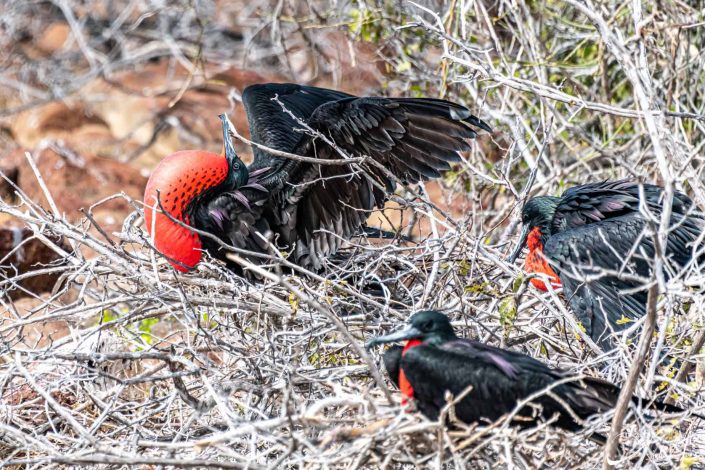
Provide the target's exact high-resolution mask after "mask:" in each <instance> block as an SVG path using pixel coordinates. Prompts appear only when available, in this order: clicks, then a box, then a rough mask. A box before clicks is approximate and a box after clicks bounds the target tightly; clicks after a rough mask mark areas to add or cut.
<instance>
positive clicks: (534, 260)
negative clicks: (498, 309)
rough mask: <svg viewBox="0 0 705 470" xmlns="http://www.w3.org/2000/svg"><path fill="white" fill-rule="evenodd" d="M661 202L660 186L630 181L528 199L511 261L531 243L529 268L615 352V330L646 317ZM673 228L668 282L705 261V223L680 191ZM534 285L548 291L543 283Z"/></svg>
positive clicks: (534, 281) (536, 280)
mask: <svg viewBox="0 0 705 470" xmlns="http://www.w3.org/2000/svg"><path fill="white" fill-rule="evenodd" d="M640 188H641V190H643V199H642V193H641V192H640ZM663 203H664V189H663V188H662V187H660V186H656V185H653V184H640V183H637V182H634V181H631V180H626V179H625V180H617V181H602V182H597V183H589V184H584V185H581V186H575V187H572V188H570V189H568V190H567V191H565V192H564V193H563V195H562V196H561V197H552V196H539V197H534V198H531V199H529V200H528V201H527V202H526V204H525V205H524V207H523V209H522V215H521V220H522V224H523V229H522V232H521V235H520V239H519V243H518V244H517V246H516V248H515V249H514V251H513V253H512V254H511V255H510V257H509V259H510V262H513V261H514V260H515V259H516V258H517V256H518V255H519V253H520V252H521V250H522V249H523V247H524V246H528V248H529V253H528V254H527V255H526V259H525V269H526V270H527V271H528V272H531V273H542V274H545V275H547V277H548V281H549V282H550V283H551V284H552V285H553V287H558V286H562V287H563V293H564V295H565V297H566V298H567V299H568V301H569V303H570V306H571V308H572V310H573V312H574V313H575V315H576V316H577V318H578V320H579V321H580V323H581V325H582V327H583V328H585V332H586V334H587V335H588V336H590V337H591V338H592V339H593V341H595V343H596V344H598V345H599V346H600V347H601V348H602V349H603V350H610V349H612V347H613V344H612V340H611V336H612V333H613V332H618V331H622V330H624V329H626V328H628V327H629V326H631V325H632V324H633V322H634V321H636V320H638V319H639V318H641V317H642V316H643V315H644V314H645V313H646V302H647V292H648V285H649V281H650V278H651V272H652V271H653V270H652V266H653V258H654V254H655V249H654V239H653V236H652V235H650V234H649V233H648V230H647V229H648V220H647V218H646V216H645V215H644V214H645V213H649V212H650V213H651V214H652V215H653V216H654V217H655V220H656V222H655V223H656V226H658V222H659V221H660V218H661V214H662V213H663ZM642 204H643V205H644V209H645V212H642V211H640V206H641V205H642ZM670 226H671V229H670V231H669V233H668V242H667V245H666V249H665V254H666V258H667V260H668V263H667V264H668V266H666V267H665V269H664V274H665V276H666V278H668V277H669V276H670V275H673V274H674V273H678V272H680V271H681V270H682V268H683V267H684V266H686V265H687V264H688V263H689V262H691V260H697V258H698V257H699V258H700V261H699V262H700V263H701V265H703V263H705V255H703V254H702V253H703V251H702V250H703V246H702V245H700V247H698V246H697V245H698V238H699V237H700V236H701V234H702V232H703V229H704V228H705V218H703V215H702V213H698V212H697V211H696V210H695V207H694V205H693V202H692V201H691V200H690V199H689V198H688V197H687V196H686V195H685V194H683V193H680V192H677V191H676V192H675V193H674V195H673V208H672V214H671V220H670ZM701 243H702V242H701ZM694 255H695V256H694ZM531 283H532V284H533V285H534V286H535V287H537V288H539V289H541V290H544V291H545V290H547V286H546V284H545V282H544V280H543V279H540V278H532V279H531Z"/></svg>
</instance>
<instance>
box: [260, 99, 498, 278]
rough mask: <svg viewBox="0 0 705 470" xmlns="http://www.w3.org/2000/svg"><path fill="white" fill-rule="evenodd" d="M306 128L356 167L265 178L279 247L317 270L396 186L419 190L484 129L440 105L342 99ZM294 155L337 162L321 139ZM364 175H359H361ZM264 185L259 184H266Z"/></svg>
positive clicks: (308, 167) (291, 167) (309, 167)
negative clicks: (292, 247)
mask: <svg viewBox="0 0 705 470" xmlns="http://www.w3.org/2000/svg"><path fill="white" fill-rule="evenodd" d="M308 125H309V126H310V127H311V128H312V129H314V130H316V131H318V132H320V133H321V134H323V135H324V136H326V137H327V138H328V139H330V141H332V142H333V144H334V145H335V146H337V147H338V148H340V149H342V150H343V151H345V152H347V153H348V154H349V155H351V156H353V157H371V159H372V161H373V162H371V163H363V164H361V165H352V164H351V165H325V164H323V165H316V164H312V163H304V162H295V163H291V162H288V163H287V164H285V165H283V166H282V167H280V168H279V169H278V171H277V172H276V173H274V174H272V175H270V176H269V179H268V180H267V182H266V185H267V186H268V187H269V188H273V189H272V190H273V192H275V193H278V194H277V195H276V196H275V207H274V212H275V215H276V218H277V224H278V225H279V227H280V230H279V232H280V235H281V236H282V237H283V239H284V241H285V242H287V243H289V244H291V243H293V242H296V262H297V263H299V264H301V265H304V266H313V267H315V268H319V267H320V265H321V261H322V259H323V258H325V257H327V256H328V255H330V254H333V253H335V252H336V251H337V250H338V248H339V247H340V245H341V244H342V242H343V241H344V240H346V239H348V238H350V237H351V236H353V235H355V234H356V233H358V232H359V230H360V228H361V227H362V226H363V225H364V223H365V221H366V220H367V217H368V215H369V211H370V210H372V209H374V208H377V207H381V206H382V204H383V203H384V200H385V197H386V193H387V192H391V191H394V188H395V183H394V179H393V178H390V177H389V176H388V175H387V174H386V171H385V170H382V169H380V166H381V167H383V168H384V169H386V170H387V171H389V172H390V173H391V174H393V175H394V176H396V177H397V178H399V179H400V180H401V181H402V182H404V183H413V182H418V181H420V180H423V179H427V178H434V177H437V176H439V175H440V173H439V172H440V171H443V170H447V169H449V168H450V165H449V164H450V162H454V161H458V160H459V159H460V157H459V155H458V151H464V150H469V148H470V144H469V142H468V141H467V140H468V139H472V138H474V137H475V136H476V132H475V130H474V129H473V128H472V127H471V126H476V127H479V128H482V129H485V130H489V127H488V126H487V125H486V124H485V123H484V122H482V121H480V120H479V119H478V118H476V117H475V116H472V115H471V114H470V112H469V111H468V110H467V109H466V108H465V107H463V106H460V105H457V104H454V103H450V102H447V101H443V100H434V99H411V98H354V97H351V98H344V99H342V100H338V101H333V102H329V103H326V104H324V105H321V106H320V107H319V108H317V109H316V110H315V111H314V113H313V115H311V117H310V119H309V120H308ZM293 153H296V154H298V155H304V156H309V157H317V158H322V159H341V158H342V157H341V156H340V154H339V153H338V151H337V150H336V149H335V148H334V147H332V146H330V145H329V144H328V143H326V142H324V141H323V139H320V138H314V137H312V136H309V135H306V136H304V137H303V138H302V139H301V140H300V141H299V143H298V144H297V146H296V147H295V149H294V151H293ZM361 170H364V171H361ZM263 184H264V183H263Z"/></svg>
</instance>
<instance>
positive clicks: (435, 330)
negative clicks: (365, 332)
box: [367, 310, 456, 349]
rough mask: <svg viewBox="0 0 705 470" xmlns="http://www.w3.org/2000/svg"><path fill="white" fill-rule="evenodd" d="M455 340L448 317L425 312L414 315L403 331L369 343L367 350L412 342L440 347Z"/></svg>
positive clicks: (433, 312) (435, 312)
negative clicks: (395, 343)
mask: <svg viewBox="0 0 705 470" xmlns="http://www.w3.org/2000/svg"><path fill="white" fill-rule="evenodd" d="M455 338H456V336H455V332H454V331H453V326H452V325H451V324H450V320H448V317H447V316H445V315H444V314H442V313H440V312H437V311H435V310H424V311H421V312H417V313H415V314H413V315H412V316H411V318H409V323H408V324H407V325H406V327H404V328H403V329H401V330H399V331H396V332H394V333H390V334H388V335H384V336H378V337H376V338H373V339H372V340H371V341H370V342H368V343H367V348H368V349H369V348H372V347H374V346H377V345H379V344H384V343H393V342H397V341H410V340H419V341H421V342H423V343H424V344H432V345H439V344H443V343H445V342H446V341H450V340H452V339H455Z"/></svg>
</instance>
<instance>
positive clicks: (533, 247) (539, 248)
mask: <svg viewBox="0 0 705 470" xmlns="http://www.w3.org/2000/svg"><path fill="white" fill-rule="evenodd" d="M545 238H546V237H544V236H543V235H542V233H541V228H540V227H534V228H533V229H532V230H531V232H529V236H528V237H527V239H526V245H527V246H528V247H529V254H528V255H526V260H525V261H524V268H525V269H526V271H527V272H530V273H536V274H546V275H547V276H548V277H549V278H550V281H551V284H553V287H554V288H557V287H560V285H561V281H560V279H559V278H558V274H556V272H555V271H554V270H553V268H552V267H551V265H550V264H549V263H548V260H547V259H546V256H545V255H544V253H543V244H544V239H545ZM531 284H532V285H533V286H534V287H536V288H537V289H540V290H542V291H548V287H547V286H546V284H545V282H544V281H543V280H542V279H539V278H533V279H531Z"/></svg>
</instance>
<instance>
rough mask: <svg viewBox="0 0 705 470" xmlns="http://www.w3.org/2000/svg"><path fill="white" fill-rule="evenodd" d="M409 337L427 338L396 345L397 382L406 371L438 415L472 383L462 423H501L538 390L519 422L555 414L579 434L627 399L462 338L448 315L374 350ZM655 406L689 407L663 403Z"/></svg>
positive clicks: (422, 402) (612, 389) (414, 324)
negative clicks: (620, 399) (585, 425)
mask: <svg viewBox="0 0 705 470" xmlns="http://www.w3.org/2000/svg"><path fill="white" fill-rule="evenodd" d="M403 340H421V341H422V342H421V344H419V345H417V346H414V347H411V348H409V349H407V350H406V351H405V352H404V353H403V355H402V350H401V348H400V347H393V348H390V349H388V350H387V351H386V352H385V354H384V365H385V368H386V369H387V372H388V373H389V375H390V377H391V378H392V380H393V381H394V383H395V384H396V385H397V386H399V371H400V370H401V371H403V372H404V375H405V376H406V379H407V380H408V381H409V383H410V384H411V386H412V387H413V399H414V401H415V403H416V405H417V407H418V409H419V410H420V411H421V412H422V413H423V414H424V415H425V416H427V417H428V418H430V419H433V420H435V419H438V417H439V414H440V411H441V410H442V409H443V407H444V406H446V393H447V392H450V393H451V394H452V395H453V397H459V396H460V394H461V393H463V392H465V391H466V390H467V389H468V387H471V388H470V391H469V392H468V393H467V395H465V397H464V398H463V399H462V400H461V401H460V402H459V403H457V404H456V405H455V415H456V416H457V417H458V419H459V420H461V421H462V422H465V423H475V422H492V421H496V420H497V419H499V418H500V417H502V416H504V415H506V414H508V413H510V412H512V411H513V410H514V409H515V408H516V406H517V404H518V403H519V402H520V401H523V400H525V399H528V398H529V397H531V396H533V395H537V396H536V397H535V398H533V399H532V400H531V402H530V403H529V404H528V405H526V406H524V407H522V408H521V409H520V410H519V412H518V414H517V415H516V416H515V418H514V423H515V424H516V425H518V426H522V427H526V426H533V425H535V424H536V422H537V421H539V420H549V419H555V421H554V424H555V425H556V426H558V427H560V428H563V429H566V430H569V431H579V430H581V429H582V428H583V423H582V422H581V421H584V420H586V419H588V418H589V417H590V416H592V415H595V414H599V413H603V412H605V411H608V410H610V409H611V408H613V407H614V405H615V404H616V401H617V398H618V396H619V391H620V390H619V388H618V387H616V386H615V385H613V384H611V383H609V382H607V381H604V380H601V379H597V378H591V377H582V378H578V377H575V379H572V377H574V374H571V373H569V372H566V371H563V370H560V369H551V368H549V367H548V366H546V365H545V364H543V363H541V362H540V361H538V360H536V359H534V358H532V357H530V356H527V355H525V354H521V353H518V352H514V351H510V350H506V349H501V348H496V347H493V346H490V345H487V344H484V343H481V342H478V341H471V340H468V339H462V338H458V337H457V336H456V335H455V332H454V331H453V328H452V326H451V324H450V322H449V320H448V317H446V316H445V315H443V314H442V313H439V312H436V311H423V312H418V313H416V314H414V315H413V316H412V317H411V318H410V320H409V325H408V327H407V328H405V329H403V330H401V331H399V332H396V333H392V334H390V335H386V336H382V337H378V338H376V339H374V340H372V341H371V342H370V343H368V347H372V346H375V345H377V344H382V343H387V342H392V341H403ZM402 390H403V387H402ZM542 392H545V393H542ZM635 401H637V400H636V399H635ZM653 406H654V407H656V408H661V409H664V410H667V411H673V412H675V411H682V410H680V409H679V408H677V407H673V406H670V405H665V404H660V403H656V404H654V405H653ZM567 408H568V409H567ZM576 417H577V418H578V419H577V420H576ZM592 437H593V438H595V439H596V440H601V439H602V437H601V436H596V435H593V436H592Z"/></svg>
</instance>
